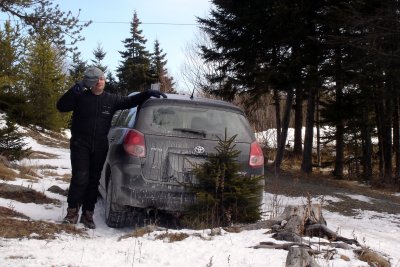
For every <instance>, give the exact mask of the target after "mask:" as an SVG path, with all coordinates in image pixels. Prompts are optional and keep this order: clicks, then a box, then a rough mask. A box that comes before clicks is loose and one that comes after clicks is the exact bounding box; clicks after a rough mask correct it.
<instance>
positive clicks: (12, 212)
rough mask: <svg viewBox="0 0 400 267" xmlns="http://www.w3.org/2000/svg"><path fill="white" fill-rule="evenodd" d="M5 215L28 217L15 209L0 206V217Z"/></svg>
mask: <svg viewBox="0 0 400 267" xmlns="http://www.w3.org/2000/svg"><path fill="white" fill-rule="evenodd" d="M7 217H14V218H22V219H29V217H28V216H26V215H24V214H22V213H19V212H16V211H15V210H12V209H9V208H6V207H1V206H0V218H7Z"/></svg>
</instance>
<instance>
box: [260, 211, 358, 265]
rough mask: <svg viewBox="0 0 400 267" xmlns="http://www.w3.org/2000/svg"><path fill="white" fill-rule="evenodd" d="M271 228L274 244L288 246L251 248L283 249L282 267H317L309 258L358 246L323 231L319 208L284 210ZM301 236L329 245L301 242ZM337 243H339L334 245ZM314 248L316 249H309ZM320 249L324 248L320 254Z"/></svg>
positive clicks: (328, 231)
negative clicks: (314, 238)
mask: <svg viewBox="0 0 400 267" xmlns="http://www.w3.org/2000/svg"><path fill="white" fill-rule="evenodd" d="M272 221H273V223H274V225H272V226H271V231H270V233H271V232H272V233H273V235H272V237H273V238H275V239H277V240H284V241H288V242H290V243H286V244H275V243H273V242H260V244H259V245H258V246H255V247H254V248H270V249H286V250H288V251H289V253H288V256H287V258H286V267H318V266H319V265H318V264H317V263H316V262H315V260H314V259H313V257H312V255H317V254H321V253H324V254H326V255H328V254H329V255H332V254H334V253H336V250H335V249H332V248H342V249H352V247H351V246H349V245H347V244H350V245H356V246H360V244H359V243H358V242H357V240H355V239H349V238H345V237H342V236H340V235H338V234H337V233H335V232H334V231H332V230H330V229H329V228H328V227H327V224H326V220H325V219H324V217H323V215H322V207H321V205H320V204H311V203H309V204H307V205H302V206H288V207H286V208H285V210H284V211H283V212H282V213H281V214H280V215H279V216H278V217H277V218H275V219H274V220H272ZM304 236H309V237H321V238H325V239H328V240H329V242H322V241H321V242H309V241H308V242H305V241H304V240H303V237H304ZM337 241H341V242H344V243H347V244H343V243H341V242H340V243H337ZM313 245H316V246H314V247H317V248H318V249H313ZM320 246H325V247H326V248H325V249H323V250H320V249H319V247H320Z"/></svg>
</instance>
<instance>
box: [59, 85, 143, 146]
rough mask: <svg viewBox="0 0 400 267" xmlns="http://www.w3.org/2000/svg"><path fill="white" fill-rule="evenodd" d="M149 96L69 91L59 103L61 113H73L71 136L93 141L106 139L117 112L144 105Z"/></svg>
mask: <svg viewBox="0 0 400 267" xmlns="http://www.w3.org/2000/svg"><path fill="white" fill-rule="evenodd" d="M148 98H149V96H148V95H147V94H146V93H139V94H136V95H133V96H119V95H115V94H110V93H108V92H103V93H102V94H101V95H94V94H92V92H91V91H90V90H85V91H83V92H82V93H80V94H76V93H75V92H74V91H73V88H71V89H69V90H68V91H67V92H66V93H65V94H64V95H63V96H62V97H61V98H60V99H59V100H58V102H57V109H58V110H59V111H61V112H69V111H73V113H72V124H71V135H72V136H73V137H74V136H75V137H77V136H81V137H88V138H91V139H105V138H107V134H108V131H109V129H110V125H111V119H112V117H113V115H114V113H115V111H117V110H120V109H128V108H131V107H135V106H137V105H140V104H142V103H143V102H144V101H145V100H147V99H148Z"/></svg>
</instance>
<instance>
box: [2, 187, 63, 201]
mask: <svg viewBox="0 0 400 267" xmlns="http://www.w3.org/2000/svg"><path fill="white" fill-rule="evenodd" d="M0 197H2V198H7V199H12V200H15V201H19V202H22V203H36V204H56V205H59V204H60V201H59V200H58V199H53V198H49V197H47V196H46V195H45V194H43V193H41V192H37V191H35V190H33V189H30V188H27V187H23V186H17V185H7V184H0Z"/></svg>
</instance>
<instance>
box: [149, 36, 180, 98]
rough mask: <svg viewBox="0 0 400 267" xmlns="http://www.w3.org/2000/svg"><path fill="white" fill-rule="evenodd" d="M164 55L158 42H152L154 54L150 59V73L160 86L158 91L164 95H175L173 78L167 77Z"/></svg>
mask: <svg viewBox="0 0 400 267" xmlns="http://www.w3.org/2000/svg"><path fill="white" fill-rule="evenodd" d="M166 55H167V54H166V53H164V51H163V50H162V49H161V47H160V42H159V41H158V40H155V41H154V52H153V55H152V57H151V72H152V75H153V76H154V78H155V79H157V81H158V83H159V84H160V91H161V92H164V93H176V91H175V90H174V88H173V86H174V82H173V78H172V77H170V76H169V75H168V70H167V67H166V66H167V60H166V59H165V57H166Z"/></svg>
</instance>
